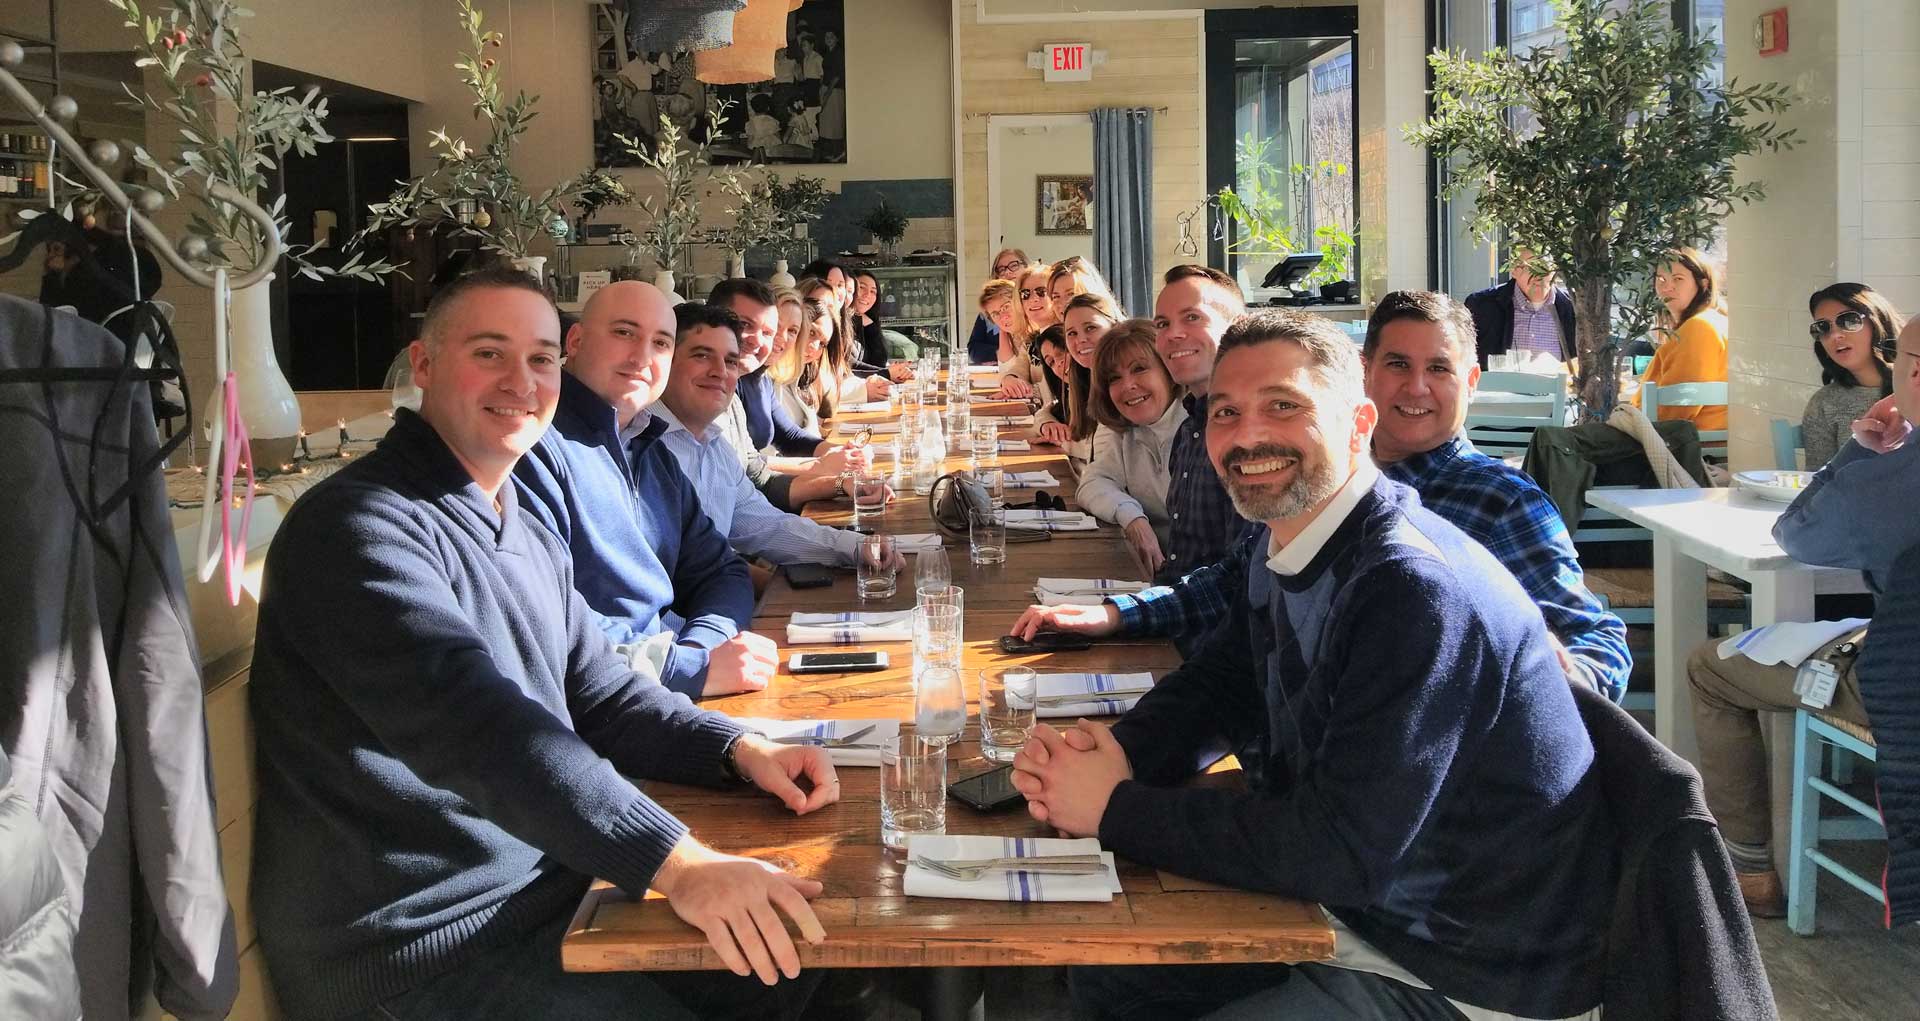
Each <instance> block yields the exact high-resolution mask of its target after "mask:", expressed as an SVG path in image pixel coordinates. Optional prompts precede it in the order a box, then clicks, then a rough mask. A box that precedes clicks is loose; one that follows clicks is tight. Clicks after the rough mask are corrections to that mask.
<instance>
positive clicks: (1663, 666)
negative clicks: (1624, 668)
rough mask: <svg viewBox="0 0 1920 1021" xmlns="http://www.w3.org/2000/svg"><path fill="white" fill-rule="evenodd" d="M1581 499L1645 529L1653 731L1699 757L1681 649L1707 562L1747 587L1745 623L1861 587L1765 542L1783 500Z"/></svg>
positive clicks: (1596, 494)
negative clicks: (1749, 603) (1749, 614)
mask: <svg viewBox="0 0 1920 1021" xmlns="http://www.w3.org/2000/svg"><path fill="white" fill-rule="evenodd" d="M1587 503H1589V504H1592V505H1593V506H1595V507H1598V508H1600V509H1601V510H1605V511H1611V512H1613V513H1614V514H1617V515H1619V516H1620V517H1623V518H1626V519H1627V520H1629V521H1632V522H1633V523H1635V524H1637V525H1640V526H1641V527H1643V528H1645V529H1647V530H1648V531H1651V532H1652V533H1653V648H1654V653H1653V705H1654V714H1655V715H1654V736H1655V737H1657V738H1659V739H1660V743H1662V744H1664V745H1666V746H1667V747H1668V748H1671V749H1673V750H1674V751H1675V752H1676V753H1678V754H1679V755H1681V756H1682V757H1683V758H1686V759H1687V760H1688V761H1691V762H1697V761H1698V745H1697V743H1696V742H1695V740H1694V733H1693V699H1692V698H1691V697H1690V695H1689V694H1688V691H1687V654H1688V653H1690V652H1692V651H1693V647H1694V646H1695V645H1698V644H1699V643H1700V642H1701V641H1702V640H1704V639H1705V637H1706V634H1707V568H1709V567H1717V568H1719V569H1720V570H1722V571H1725V572H1727V573H1728V574H1731V575H1733V576H1735V577H1737V578H1741V579H1743V580H1745V581H1746V582H1748V583H1749V584H1751V585H1752V586H1753V626H1754V627H1760V626H1761V625H1764V624H1772V623H1776V622H1778V621H1783V620H1812V619H1813V595H1814V592H1815V590H1816V589H1817V590H1818V591H1821V592H1864V591H1866V588H1865V585H1864V583H1863V581H1862V579H1861V577H1860V572H1858V571H1842V570H1835V569H1832V568H1825V567H1810V566H1808V565H1806V564H1803V563H1800V562H1799V561H1797V560H1795V559H1793V558H1792V557H1789V556H1787V554H1786V552H1785V551H1784V550H1782V549H1781V548H1780V544H1779V543H1777V542H1774V541H1773V523H1774V521H1775V520H1776V519H1778V518H1779V517H1780V513H1781V512H1782V511H1784V510H1786V504H1783V503H1775V502H1772V501H1768V500H1762V499H1760V498H1759V497H1757V496H1754V495H1752V494H1750V493H1748V492H1746V491H1744V490H1734V489H1595V490H1591V491H1589V492H1588V493H1587Z"/></svg>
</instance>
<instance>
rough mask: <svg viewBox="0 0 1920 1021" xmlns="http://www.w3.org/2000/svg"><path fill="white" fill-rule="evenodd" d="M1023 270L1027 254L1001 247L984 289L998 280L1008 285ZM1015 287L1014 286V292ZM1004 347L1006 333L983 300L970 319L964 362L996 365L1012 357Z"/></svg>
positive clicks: (996, 254) (1006, 344)
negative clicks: (969, 333) (971, 321)
mask: <svg viewBox="0 0 1920 1021" xmlns="http://www.w3.org/2000/svg"><path fill="white" fill-rule="evenodd" d="M1026 268H1027V253H1025V252H1023V251H1021V250H1020V249H1018V248H1002V249H1000V250H999V251H997V252H995V253H993V266H992V268H991V270H990V273H991V274H992V275H990V276H988V277H987V281H988V283H987V284H986V286H987V287H991V286H992V284H993V282H994V281H998V280H1006V281H1009V282H1011V281H1013V280H1014V279H1015V278H1017V277H1018V276H1019V275H1020V271H1021V270H1023V269H1026ZM1018 286H1019V285H1017V284H1016V285H1015V289H1016V290H1017V289H1018ZM981 293H982V294H983V295H984V294H985V293H986V292H985V290H982V292H981ZM1009 311H1011V309H1009ZM1008 344H1009V339H1008V337H1007V334H1006V330H1005V329H1003V328H1002V327H1001V325H1000V323H999V321H998V319H997V318H996V317H994V316H992V315H990V314H989V310H988V308H987V306H986V303H985V299H984V298H983V299H982V302H981V306H980V314H979V315H978V316H976V317H974V320H973V333H972V334H971V335H970V336H968V337H967V361H968V362H970V363H972V364H974V365H986V364H988V363H992V364H995V365H998V364H1000V363H1001V362H1004V361H1006V360H1007V359H1009V358H1012V357H1013V351H1012V349H1011V348H1010V347H1008Z"/></svg>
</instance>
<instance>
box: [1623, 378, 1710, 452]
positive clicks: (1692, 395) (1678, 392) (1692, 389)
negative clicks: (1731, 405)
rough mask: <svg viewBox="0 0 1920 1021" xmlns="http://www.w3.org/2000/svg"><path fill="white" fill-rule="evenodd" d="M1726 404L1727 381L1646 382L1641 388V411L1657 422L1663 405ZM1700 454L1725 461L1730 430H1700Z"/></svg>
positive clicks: (1672, 406) (1699, 405)
mask: <svg viewBox="0 0 1920 1021" xmlns="http://www.w3.org/2000/svg"><path fill="white" fill-rule="evenodd" d="M1726 403H1727V384H1725V383H1668V384H1666V385H1665V386H1661V385H1658V384H1654V383H1647V384H1644V385H1642V386H1641V387H1640V410H1642V411H1644V412H1646V413H1647V418H1649V419H1651V420H1652V421H1655V422H1658V421H1659V420H1660V406H1661V405H1663V404H1664V405H1666V406H1667V407H1669V408H1703V407H1714V406H1721V407H1724V406H1725V405H1726ZM1700 455H1701V456H1702V457H1709V458H1712V459H1714V460H1717V461H1719V462H1720V463H1721V464H1725V463H1726V461H1727V430H1725V429H1702V430H1700Z"/></svg>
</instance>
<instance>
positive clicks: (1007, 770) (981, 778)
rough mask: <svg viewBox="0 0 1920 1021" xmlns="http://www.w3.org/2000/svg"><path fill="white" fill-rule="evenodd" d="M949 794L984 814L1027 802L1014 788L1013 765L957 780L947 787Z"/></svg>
mask: <svg viewBox="0 0 1920 1021" xmlns="http://www.w3.org/2000/svg"><path fill="white" fill-rule="evenodd" d="M947 793H948V794H951V795H953V796H954V797H956V798H959V799H960V800H961V801H963V802H965V803H966V804H968V805H970V806H972V807H973V808H976V809H979V810H980V811H982V812H992V811H995V810H996V809H1001V808H1006V807H1008V806H1010V805H1017V804H1020V803H1021V802H1023V801H1025V800H1026V798H1025V797H1023V796H1022V795H1021V794H1020V792H1019V791H1017V790H1015V789H1014V787H1013V766H1011V765H1006V766H1001V767H1000V768H999V769H989V770H987V771H986V772H984V773H981V774H980V775H978V776H970V777H967V778H966V779H965V780H955V781H954V782H953V783H950V784H948V785H947Z"/></svg>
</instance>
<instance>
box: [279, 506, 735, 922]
mask: <svg viewBox="0 0 1920 1021" xmlns="http://www.w3.org/2000/svg"><path fill="white" fill-rule="evenodd" d="M353 495H355V494H353V491H352V490H335V491H334V492H332V493H326V492H321V491H316V492H313V493H309V494H308V495H307V497H305V500H304V501H303V506H301V507H298V508H296V509H295V511H294V513H293V514H292V515H290V516H289V518H288V522H287V525H286V526H283V528H282V532H281V534H280V536H279V537H278V539H279V541H277V542H276V543H275V544H274V549H273V554H272V555H271V556H270V563H269V568H270V569H269V574H270V575H272V576H273V577H272V579H271V584H273V585H274V587H275V602H276V604H277V606H278V609H277V612H276V617H277V618H278V619H280V620H287V621H309V620H337V619H339V616H340V614H341V613H342V611H343V608H346V607H351V608H352V614H353V623H352V626H350V627H341V628H337V629H335V630H334V631H333V633H332V634H331V635H330V636H329V638H328V640H326V641H308V642H301V643H299V648H300V654H301V656H302V657H303V658H304V659H305V660H306V661H307V665H308V666H309V667H310V668H311V669H312V671H313V672H314V673H315V675H317V676H318V677H319V678H321V679H322V680H323V681H324V683H326V684H327V685H329V686H330V687H331V688H333V690H334V691H335V693H336V694H337V695H338V697H339V698H340V699H341V700H342V701H343V702H345V703H346V704H347V705H348V706H349V707H350V708H351V709H352V711H353V712H354V714H355V715H356V716H357V717H358V718H359V719H360V720H361V721H363V722H364V724H365V725H366V726H367V728H368V729H369V730H370V731H372V733H373V736H374V738H375V739H376V740H378V741H379V742H380V746H381V747H382V748H383V749H384V750H386V751H387V752H388V753H390V754H392V755H393V756H395V757H396V758H398V759H399V760H400V761H401V762H402V763H404V764H405V765H406V766H407V768H408V769H410V770H412V771H413V772H414V773H415V774H416V775H417V776H419V777H420V779H421V780H422V781H424V782H425V783H428V784H431V785H433V786H436V787H441V788H444V789H446V790H449V791H451V792H453V793H455V794H457V795H459V796H460V797H462V798H464V799H465V800H467V801H468V802H469V803H471V804H472V805H473V807H474V810H475V811H477V812H478V813H479V814H480V815H482V816H484V817H485V818H487V819H488V820H490V821H492V822H494V823H495V824H497V825H499V826H500V827H501V828H503V829H505V830H506V831H508V832H509V833H512V834H513V835H514V836H516V837H518V838H519V839H521V840H524V841H526V842H527V843H529V844H532V845H533V846H535V847H538V848H540V849H541V850H542V851H545V852H546V853H548V854H551V855H553V856H554V857H555V858H556V859H558V860H559V861H561V862H564V863H565V864H566V865H567V866H568V867H569V868H572V869H575V870H577V871H580V872H582V873H585V874H588V875H600V876H605V877H607V878H609V879H611V880H613V881H615V882H617V883H619V884H620V885H621V886H622V887H623V888H625V889H627V890H630V891H641V890H644V889H646V887H647V885H648V884H649V883H650V882H651V881H652V878H653V874H654V872H655V871H656V870H657V869H658V868H659V866H660V863H661V862H662V861H664V860H665V859H666V856H667V853H668V852H669V851H670V850H671V849H672V847H673V845H674V843H675V842H677V841H678V840H679V839H680V837H681V836H682V835H684V834H685V832H686V827H685V826H684V825H682V824H681V823H680V822H679V820H677V819H675V818H674V817H673V816H672V815H671V814H669V813H668V812H667V811H666V810H665V809H663V808H661V807H660V806H659V805H657V804H655V803H654V802H653V800H652V799H651V798H648V797H647V796H646V795H644V794H642V793H641V792H640V791H639V790H638V789H636V788H635V787H634V785H633V784H632V783H631V782H629V781H628V780H627V779H626V778H625V777H623V776H622V775H621V773H620V770H619V769H618V768H616V766H615V764H614V763H613V762H612V761H609V760H608V759H607V758H606V757H603V755H602V754H600V753H599V752H597V751H596V750H595V748H594V747H593V746H592V745H590V744H589V743H588V740H587V739H586V738H585V737H584V736H583V733H582V731H583V730H584V731H585V732H590V733H597V734H600V735H602V736H603V737H610V738H616V739H617V740H616V741H614V743H616V744H618V745H619V746H620V750H621V755H622V758H623V759H625V761H627V763H628V764H630V765H631V766H633V767H635V772H636V773H641V774H644V773H645V772H647V771H648V769H649V767H656V766H657V767H662V768H663V769H665V770H666V771H669V772H671V773H673V774H675V775H681V776H687V777H692V776H693V775H695V774H696V773H700V772H702V771H704V770H705V769H706V768H707V767H708V766H710V765H717V762H718V758H719V755H720V750H721V749H722V748H723V747H724V746H725V743H726V741H727V740H729V739H730V738H731V735H732V733H733V731H734V730H735V729H736V728H734V727H733V726H732V724H731V722H730V721H728V720H726V718H725V717H721V716H718V715H717V714H710V713H702V712H701V711H699V710H697V709H695V708H694V707H693V704H692V703H691V702H689V701H687V700H686V698H685V697H684V696H681V695H678V694H674V693H672V692H669V691H667V690H666V689H664V688H661V687H658V686H655V685H648V684H644V683H639V682H638V681H637V679H636V678H635V677H634V675H633V674H632V672H631V670H628V669H626V666H625V664H624V663H622V662H621V661H620V660H619V658H618V657H617V656H615V655H614V654H613V653H612V651H611V649H610V647H609V646H608V645H607V643H606V639H605V637H604V636H602V635H600V634H599V633H598V631H597V630H595V629H594V628H593V626H592V624H591V620H590V618H589V616H588V614H587V613H586V610H585V604H584V603H583V602H581V600H580V597H579V596H578V595H577V594H574V593H571V591H570V589H571V585H572V572H571V570H570V569H569V567H568V565H567V564H566V563H565V561H564V559H558V558H557V559H556V562H555V563H554V564H553V565H552V569H553V570H554V571H555V572H556V573H557V574H558V575H559V577H560V578H561V580H562V585H561V586H560V589H561V591H565V592H568V597H567V599H566V601H565V602H564V603H563V604H562V605H560V606H555V607H553V608H552V610H551V616H549V617H548V618H547V619H546V620H545V621H544V622H536V623H544V624H546V625H548V626H550V627H552V628H553V629H555V630H556V631H557V632H558V633H549V634H547V635H540V634H529V635H524V636H508V635H487V634H482V633H479V632H477V631H476V630H475V629H474V628H473V626H472V624H471V619H470V617H469V616H468V614H467V613H466V612H464V611H463V610H462V608H461V606H460V604H459V600H458V597H457V596H456V594H455V592H454V591H453V589H452V586H451V585H450V584H449V583H448V582H447V581H446V578H447V571H446V570H445V568H444V565H443V564H442V563H441V562H440V556H441V554H440V553H439V552H438V551H437V550H436V549H434V548H433V547H432V546H431V545H430V542H431V540H423V538H422V536H423V535H431V534H433V533H432V530H431V529H427V528H424V527H423V526H422V525H421V524H420V523H419V522H417V521H415V520H413V519H412V517H411V515H409V514H408V513H407V512H406V511H405V510H404V509H401V508H397V507H394V506H392V505H391V504H384V503H381V502H379V501H378V500H377V499H376V500H362V501H357V502H350V503H347V504H346V505H345V506H339V507H338V508H337V509H338V513H328V511H329V510H330V508H332V507H334V506H336V505H334V504H331V503H329V502H327V501H329V499H330V498H332V499H333V500H338V499H340V498H341V497H342V496H353ZM305 501H319V502H318V503H316V504H315V505H312V506H306V505H304V503H305ZM302 512H304V513H302ZM302 522H305V527H303V526H302V524H301V523H302ZM322 527H324V529H325V530H324V531H320V530H318V529H320V528H322ZM274 561H277V564H276V563H274ZM262 623H263V626H272V625H271V624H269V623H268V622H266V621H263V622H262ZM508 640H524V641H527V642H532V643H538V642H546V643H552V645H554V646H559V647H560V648H561V649H564V650H565V651H566V653H567V655H566V660H565V664H564V665H565V668H566V669H567V671H568V673H567V676H565V677H563V678H555V679H553V681H554V682H557V683H561V684H564V685H565V686H566V689H565V697H566V703H567V705H568V707H569V709H570V710H571V711H572V713H573V714H577V715H578V717H579V718H578V720H577V721H569V720H566V719H562V718H561V717H559V716H556V715H555V714H554V713H553V712H552V711H550V710H549V709H547V708H546V707H545V706H543V705H542V704H541V703H540V702H539V701H537V700H536V699H535V698H533V697H530V696H529V694H528V687H529V686H530V685H535V684H539V683H541V681H540V679H537V678H530V677H514V676H508V675H506V674H503V673H501V671H500V669H499V668H498V666H497V665H496V663H495V660H494V658H493V657H492V656H491V655H490V654H489V652H488V650H489V648H490V647H491V646H492V645H493V643H496V642H502V641H508ZM616 721H617V722H616ZM576 725H578V726H580V727H581V728H582V729H581V730H576ZM675 757H684V758H685V759H686V760H687V761H686V762H685V763H683V764H680V765H677V766H676V765H673V764H672V763H671V760H672V759H674V758H675Z"/></svg>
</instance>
